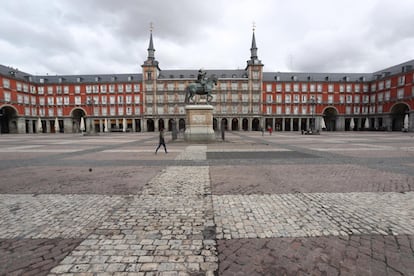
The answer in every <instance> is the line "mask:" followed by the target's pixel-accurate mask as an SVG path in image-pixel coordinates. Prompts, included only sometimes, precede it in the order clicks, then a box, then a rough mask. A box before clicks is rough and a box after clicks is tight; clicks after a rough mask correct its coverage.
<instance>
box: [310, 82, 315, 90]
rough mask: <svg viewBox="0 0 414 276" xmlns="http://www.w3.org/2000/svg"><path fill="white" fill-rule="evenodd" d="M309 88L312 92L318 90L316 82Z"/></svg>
mask: <svg viewBox="0 0 414 276" xmlns="http://www.w3.org/2000/svg"><path fill="white" fill-rule="evenodd" d="M309 90H310V92H315V91H316V86H315V84H313V83H312V84H311V85H310V89H309Z"/></svg>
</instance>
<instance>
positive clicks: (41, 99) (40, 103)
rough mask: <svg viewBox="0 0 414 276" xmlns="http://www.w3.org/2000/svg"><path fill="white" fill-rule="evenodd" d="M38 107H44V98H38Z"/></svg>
mask: <svg viewBox="0 0 414 276" xmlns="http://www.w3.org/2000/svg"><path fill="white" fill-rule="evenodd" d="M39 105H45V97H40V98H39Z"/></svg>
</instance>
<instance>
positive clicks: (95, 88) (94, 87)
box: [92, 84, 99, 94]
mask: <svg viewBox="0 0 414 276" xmlns="http://www.w3.org/2000/svg"><path fill="white" fill-rule="evenodd" d="M92 88H93V93H94V94H96V93H99V85H97V84H95V85H94V86H93V87H92Z"/></svg>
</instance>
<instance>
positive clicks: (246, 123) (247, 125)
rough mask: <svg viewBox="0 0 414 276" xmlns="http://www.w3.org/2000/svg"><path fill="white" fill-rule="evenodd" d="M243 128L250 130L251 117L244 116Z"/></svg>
mask: <svg viewBox="0 0 414 276" xmlns="http://www.w3.org/2000/svg"><path fill="white" fill-rule="evenodd" d="M242 128H243V130H249V119H247V118H243V121H242Z"/></svg>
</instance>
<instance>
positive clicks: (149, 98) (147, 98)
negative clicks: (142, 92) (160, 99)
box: [145, 95, 152, 103]
mask: <svg viewBox="0 0 414 276" xmlns="http://www.w3.org/2000/svg"><path fill="white" fill-rule="evenodd" d="M145 97H146V99H145V101H146V102H147V103H152V95H146V96H145Z"/></svg>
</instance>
